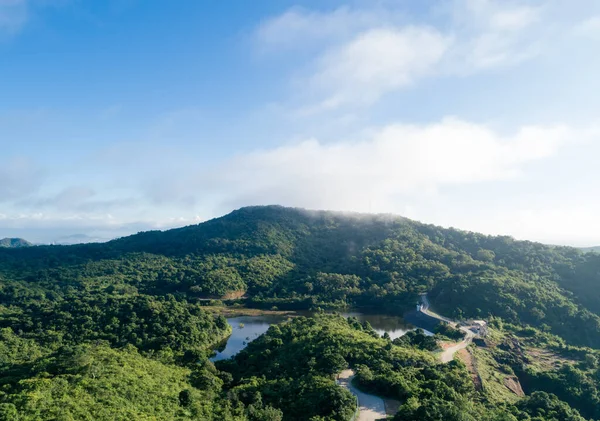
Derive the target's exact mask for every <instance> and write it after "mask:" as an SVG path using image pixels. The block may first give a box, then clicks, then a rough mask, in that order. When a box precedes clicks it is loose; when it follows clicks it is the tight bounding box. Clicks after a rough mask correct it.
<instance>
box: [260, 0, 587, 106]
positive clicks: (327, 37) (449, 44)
mask: <svg viewBox="0 0 600 421" xmlns="http://www.w3.org/2000/svg"><path fill="white" fill-rule="evenodd" d="M582 1H584V2H586V1H587V0H582ZM384 4H386V5H387V8H386V7H384V6H382V5H381V4H379V3H378V5H377V6H374V7H372V8H364V7H363V8H350V7H342V8H339V9H337V10H334V11H332V12H329V13H324V12H316V11H311V10H307V9H299V8H293V9H290V10H288V11H287V12H285V13H283V14H282V15H279V16H275V17H273V18H272V19H270V20H267V21H265V22H263V23H262V24H261V25H260V26H259V27H258V28H257V29H256V33H255V39H256V40H257V43H258V46H259V47H258V48H259V50H260V51H263V52H265V51H266V52H270V53H271V54H276V53H278V52H285V51H289V50H292V49H302V48H304V49H307V50H310V51H312V52H313V62H312V65H309V66H308V67H306V66H304V67H301V68H300V70H299V71H298V73H296V74H294V75H291V80H293V81H294V84H293V87H294V89H295V91H296V92H295V93H293V94H292V98H291V99H290V103H291V104H294V105H293V106H292V107H293V108H296V109H299V110H300V112H301V114H307V113H308V114H310V113H311V112H320V111H323V110H327V109H329V110H335V109H339V108H342V107H344V106H357V105H358V106H368V105H371V104H373V103H375V102H376V101H378V100H379V99H380V98H381V97H382V96H384V95H386V94H388V93H392V92H395V91H398V90H401V89H404V88H407V87H409V86H411V85H413V84H415V83H418V82H419V80H421V79H423V78H427V77H432V76H443V77H448V76H453V77H457V76H466V75H471V74H473V73H478V72H483V71H488V70H490V69H495V68H498V67H506V66H514V65H516V64H519V63H522V62H524V61H526V60H529V59H532V58H535V57H537V56H539V55H541V54H543V53H544V52H545V51H546V50H547V49H549V48H551V47H552V45H553V44H554V43H555V42H556V41H557V40H560V38H561V37H562V36H563V33H564V32H565V31H567V32H568V30H569V29H571V28H573V27H575V26H577V25H580V24H581V17H577V16H571V15H568V16H567V17H565V18H563V17H562V16H561V12H563V11H564V9H565V5H564V4H561V3H560V2H558V1H555V0H551V1H548V2H544V3H539V4H537V5H534V3H533V2H526V1H512V0H511V1H504V0H503V1H500V0H454V1H451V2H447V3H444V2H442V3H435V6H434V7H432V8H431V9H430V10H428V12H427V13H425V15H424V16H419V17H413V18H410V17H409V16H407V11H406V10H404V9H403V8H402V7H401V4H402V3H401V2H394V1H392V2H386V3H384ZM408 22H410V23H408ZM548 22H550V24H549V23H548ZM595 26H596V25H595V21H593V20H590V21H589V22H587V24H586V26H585V27H587V28H588V30H591V29H593V28H594V27H595ZM590 28H591V29H590Z"/></svg>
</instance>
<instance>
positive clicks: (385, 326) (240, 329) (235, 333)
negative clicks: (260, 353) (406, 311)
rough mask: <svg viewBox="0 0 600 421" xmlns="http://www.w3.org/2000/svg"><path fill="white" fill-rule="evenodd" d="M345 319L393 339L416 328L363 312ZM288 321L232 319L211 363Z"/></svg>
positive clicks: (277, 318) (280, 318)
mask: <svg viewBox="0 0 600 421" xmlns="http://www.w3.org/2000/svg"><path fill="white" fill-rule="evenodd" d="M299 314H300V315H303V316H310V313H299ZM341 314H342V316H344V317H356V318H357V319H358V320H360V321H361V322H365V321H366V322H369V324H370V325H371V326H372V327H373V329H375V331H376V332H377V333H378V334H379V335H383V334H384V333H385V332H387V333H388V335H390V337H391V338H392V339H395V338H398V337H400V336H402V335H404V334H405V333H406V332H408V331H409V330H412V329H414V326H411V325H409V324H408V323H406V322H405V321H404V320H403V319H402V317H398V316H388V315H384V314H367V313H361V312H347V313H341ZM287 319H288V316H274V315H260V316H240V317H230V318H228V319H227V322H228V323H229V324H230V325H231V327H232V333H231V336H229V338H227V340H226V342H224V343H223V344H222V345H221V347H219V348H217V349H216V353H217V354H216V355H215V356H214V357H212V358H211V359H210V360H211V361H219V360H225V359H227V358H231V357H233V356H234V355H235V354H237V353H238V352H240V351H241V350H242V349H244V348H245V347H246V345H247V344H248V343H249V342H251V341H253V340H254V339H256V338H258V337H259V336H260V335H262V334H263V333H265V332H266V331H267V330H268V329H269V326H271V325H272V324H277V323H281V322H283V321H285V320H287Z"/></svg>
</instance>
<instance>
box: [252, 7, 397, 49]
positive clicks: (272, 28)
mask: <svg viewBox="0 0 600 421" xmlns="http://www.w3.org/2000/svg"><path fill="white" fill-rule="evenodd" d="M384 19H385V17H384V16H382V15H381V14H380V13H377V12H376V11H373V10H360V11H358V10H352V9H350V8H348V7H341V8H339V9H336V10H334V11H332V12H329V13H324V12H317V11H311V10H307V9H303V8H299V7H294V8H292V9H290V10H288V11H286V12H284V13H283V14H281V15H279V16H275V17H273V18H271V19H268V20H266V21H264V22H263V23H262V24H260V25H259V26H258V28H257V29H256V34H255V38H256V41H257V43H258V45H259V48H260V49H261V50H266V51H274V50H295V49H298V48H303V47H306V46H307V44H312V43H314V42H322V41H324V40H326V41H327V42H328V43H330V42H331V41H332V40H340V39H343V38H344V37H348V36H352V35H353V34H355V33H356V31H360V30H364V29H368V28H371V27H373V26H375V25H381V24H382V22H384Z"/></svg>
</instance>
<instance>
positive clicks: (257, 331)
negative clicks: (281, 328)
mask: <svg viewBox="0 0 600 421" xmlns="http://www.w3.org/2000/svg"><path fill="white" fill-rule="evenodd" d="M285 320H287V317H283V316H271V315H269V316H264V315H263V316H240V317H231V318H229V319H227V322H228V323H229V324H230V325H231V327H232V329H233V331H232V332H231V336H229V338H227V340H226V343H225V346H221V347H219V348H217V350H216V351H217V355H215V356H214V357H212V358H211V359H210V360H211V361H219V360H225V359H227V358H231V357H233V356H234V355H235V354H237V353H238V352H240V351H241V350H242V349H244V348H246V345H247V344H248V343H249V342H252V341H253V340H254V339H256V338H258V337H259V336H260V335H262V334H263V333H265V332H266V331H267V330H268V329H269V326H271V325H272V324H277V323H281V322H283V321H285Z"/></svg>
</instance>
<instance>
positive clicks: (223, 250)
mask: <svg viewBox="0 0 600 421" xmlns="http://www.w3.org/2000/svg"><path fill="white" fill-rule="evenodd" d="M599 272H600V255H597V254H593V253H592V254H584V253H581V252H580V251H578V250H577V249H575V248H569V247H549V246H544V245H542V244H538V243H532V242H523V241H515V240H513V239H512V238H510V237H491V236H485V235H481V234H476V233H471V232H464V231H459V230H454V229H443V228H440V227H436V226H433V225H426V224H421V223H418V222H415V221H411V220H408V219H405V218H400V217H394V216H390V215H377V216H372V215H360V214H342V213H334V212H319V211H304V210H300V209H290V208H283V207H278V206H269V207H249V208H242V209H240V210H237V211H235V212H233V213H231V214H229V215H226V216H224V217H222V218H217V219H213V220H211V221H208V222H205V223H202V224H199V225H194V226H188V227H185V228H180V229H174V230H169V231H165V232H159V231H151V232H144V233H140V234H137V235H133V236H130V237H125V238H121V239H118V240H114V241H111V242H108V243H104V244H85V245H75V246H41V247H35V248H26V249H17V250H4V251H2V252H0V276H2V277H4V278H5V279H10V280H11V281H12V282H11V284H10V288H4V289H3V291H2V298H3V300H4V302H13V301H14V300H15V299H16V297H18V296H19V294H20V292H19V291H20V289H26V290H27V291H28V292H29V293H30V292H31V291H32V290H35V291H37V293H38V294H41V295H44V296H48V295H49V294H51V295H52V296H63V295H65V294H66V293H67V291H68V292H69V293H70V294H74V293H81V292H83V291H90V290H100V291H107V290H111V291H115V290H124V291H128V292H129V293H134V292H142V293H145V294H153V295H164V294H174V295H175V296H180V297H185V298H186V299H192V300H193V299H194V298H207V297H236V296H242V295H244V296H245V297H247V301H248V302H249V303H251V304H253V305H255V306H263V307H265V306H268V307H271V306H273V305H276V306H277V307H279V308H309V307H315V306H330V307H331V306H347V305H358V306H378V307H385V308H386V309H387V310H388V311H392V312H396V313H402V312H403V311H404V310H406V309H407V308H409V307H412V306H413V305H414V303H415V302H416V300H417V296H418V294H419V293H423V292H428V293H429V294H430V297H431V299H432V302H433V304H434V306H435V307H436V308H437V309H439V310H442V311H444V312H446V313H448V314H450V315H454V316H461V317H462V316H465V317H485V316H488V315H494V316H498V317H502V318H504V319H505V320H507V321H511V322H519V323H523V322H524V323H527V324H532V325H535V326H542V325H544V328H545V329H548V330H550V331H551V332H553V333H556V334H558V335H560V336H562V337H564V338H565V339H568V340H569V341H571V342H572V343H574V344H578V345H589V346H594V347H600V318H599V317H598V314H600V288H598V286H600V274H599Z"/></svg>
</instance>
